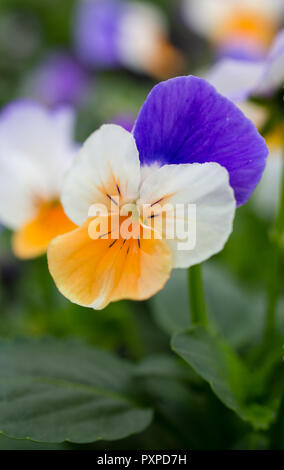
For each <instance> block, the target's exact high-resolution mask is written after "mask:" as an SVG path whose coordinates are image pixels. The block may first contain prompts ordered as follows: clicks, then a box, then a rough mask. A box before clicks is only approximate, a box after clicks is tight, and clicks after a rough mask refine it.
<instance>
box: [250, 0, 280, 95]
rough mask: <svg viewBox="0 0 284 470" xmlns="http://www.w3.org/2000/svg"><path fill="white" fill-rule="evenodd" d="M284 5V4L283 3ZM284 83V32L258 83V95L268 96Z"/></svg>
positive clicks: (278, 39) (273, 48)
mask: <svg viewBox="0 0 284 470" xmlns="http://www.w3.org/2000/svg"><path fill="white" fill-rule="evenodd" d="M283 4H284V2H283ZM283 83H284V30H282V31H281V32H280V33H279V34H278V35H277V37H276V39H275V41H274V44H273V45H272V47H271V50H270V53H269V55H268V58H267V61H266V67H265V70H264V73H263V76H262V77H261V80H260V82H259V83H258V88H257V90H256V92H257V93H260V94H262V93H263V94H266V93H270V92H271V91H274V90H276V89H277V88H280V86H282V85H283Z"/></svg>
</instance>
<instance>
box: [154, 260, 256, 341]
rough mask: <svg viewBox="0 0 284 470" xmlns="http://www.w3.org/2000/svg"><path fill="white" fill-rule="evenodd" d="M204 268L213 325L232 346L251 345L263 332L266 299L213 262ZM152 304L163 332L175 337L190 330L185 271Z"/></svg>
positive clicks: (174, 276)
mask: <svg viewBox="0 0 284 470" xmlns="http://www.w3.org/2000/svg"><path fill="white" fill-rule="evenodd" d="M203 268H204V269H203V275H204V290H205V298H206V306H207V309H208V313H209V317H210V323H211V324H212V325H214V328H215V329H216V331H219V332H220V333H221V335H222V336H224V337H225V338H226V340H227V341H228V342H229V343H230V344H231V345H232V346H234V347H236V348H242V347H245V346H247V345H251V344H252V342H255V341H256V340H257V339H258V338H259V337H260V336H261V334H262V331H263V328H264V326H263V324H264V318H265V315H264V313H265V312H264V308H263V306H264V300H263V295H259V294H256V293H252V292H247V291H246V290H245V289H244V288H243V286H241V285H239V283H238V282H237V281H236V279H234V277H233V276H232V275H231V274H230V272H228V271H227V270H226V269H224V268H223V267H221V266H219V265H217V264H216V263H214V262H213V263H212V262H211V263H210V262H209V263H206V265H204V266H203ZM177 299H178V303H177ZM150 302H151V307H152V311H153V315H154V318H155V320H156V322H157V323H158V324H159V325H160V327H161V328H162V329H163V330H164V331H166V332H167V333H169V334H173V333H176V332H178V331H184V330H186V329H187V328H189V327H190V326H191V322H190V307H189V299H188V283H187V272H186V270H181V269H176V270H174V272H173V273H172V276H171V278H170V280H169V281H168V283H167V284H166V286H165V288H164V289H163V290H162V291H161V292H159V293H158V294H157V295H156V296H155V297H153V299H151V301H150Z"/></svg>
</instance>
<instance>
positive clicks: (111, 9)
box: [74, 0, 183, 78]
mask: <svg viewBox="0 0 284 470" xmlns="http://www.w3.org/2000/svg"><path fill="white" fill-rule="evenodd" d="M74 43H75V49H76V52H77V56H78V59H79V60H80V61H82V62H83V63H84V64H86V65H87V66H89V67H95V68H98V67H99V68H114V67H118V66H125V67H129V68H130V69H133V70H136V71H140V72H141V71H142V72H145V71H146V72H147V73H150V75H154V76H156V77H159V78H167V77H169V76H174V75H176V74H177V72H178V71H180V69H181V67H182V65H183V58H182V57H181V54H180V52H179V51H177V50H176V48H175V47H174V46H172V44H170V42H169V39H168V28H167V22H166V19H165V17H164V15H163V13H162V12H161V11H160V9H159V8H157V7H155V5H153V4H151V3H147V2H145V3H144V2H143V1H142V2H132V1H128V0H82V1H81V2H80V3H79V6H78V8H77V10H76V12H75V20H74Z"/></svg>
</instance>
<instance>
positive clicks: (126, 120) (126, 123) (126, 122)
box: [109, 113, 136, 132]
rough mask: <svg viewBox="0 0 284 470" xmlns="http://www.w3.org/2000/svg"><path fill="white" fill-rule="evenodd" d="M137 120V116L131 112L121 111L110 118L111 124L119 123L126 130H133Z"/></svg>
mask: <svg viewBox="0 0 284 470" xmlns="http://www.w3.org/2000/svg"><path fill="white" fill-rule="evenodd" d="M135 121H136V116H135V115H134V114H131V113H119V114H116V115H115V116H114V117H113V118H112V119H110V120H109V123H110V124H117V125H118V126H121V127H123V128H124V129H125V130H126V131H128V132H131V131H132V129H133V127H134V124H135Z"/></svg>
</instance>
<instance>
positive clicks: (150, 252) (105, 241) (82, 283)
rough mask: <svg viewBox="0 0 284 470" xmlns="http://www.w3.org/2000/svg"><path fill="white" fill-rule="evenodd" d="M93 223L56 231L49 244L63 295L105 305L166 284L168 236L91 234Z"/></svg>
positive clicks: (140, 295)
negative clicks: (59, 234)
mask: <svg viewBox="0 0 284 470" xmlns="http://www.w3.org/2000/svg"><path fill="white" fill-rule="evenodd" d="M89 223H90V221H86V222H85V223H84V224H83V225H82V227H80V228H78V229H76V230H74V231H72V232H70V233H67V234H65V235H62V236H59V237H57V238H56V239H54V240H53V241H52V242H51V244H50V246H49V248H48V265H49V270H50V273H51V275H52V277H53V278H54V281H55V283H56V285H57V287H58V289H59V290H60V292H61V293H62V294H63V295H64V296H65V297H67V298H68V299H69V300H71V301H72V302H74V303H77V304H79V305H84V306H90V307H93V308H96V309H101V308H104V307H105V306H106V305H107V304H108V303H109V302H111V301H114V300H120V299H125V298H128V299H133V300H142V299H146V298H149V297H151V296H152V295H154V294H155V293H156V292H157V291H158V290H160V289H161V288H162V287H163V286H164V284H165V283H166V281H167V280H168V278H169V275H170V272H171V269H172V256H171V251H170V249H169V248H168V246H167V244H166V243H165V242H164V241H162V240H154V239H149V240H148V239H147V240H146V239H139V240H137V239H133V238H132V239H129V240H125V241H124V239H122V238H120V239H116V240H112V239H111V238H110V236H107V238H99V239H96V240H93V239H91V238H90V236H89V232H88V228H89Z"/></svg>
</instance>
